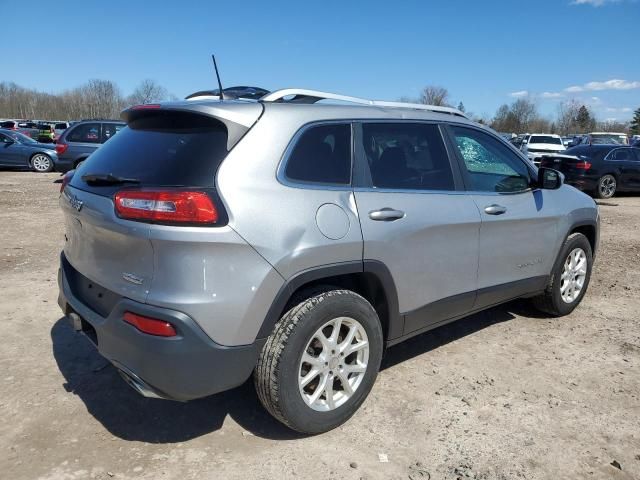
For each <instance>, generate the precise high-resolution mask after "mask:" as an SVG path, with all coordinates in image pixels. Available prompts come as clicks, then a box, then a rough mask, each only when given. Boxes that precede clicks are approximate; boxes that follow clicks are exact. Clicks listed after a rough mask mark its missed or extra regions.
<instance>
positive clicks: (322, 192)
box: [59, 89, 599, 433]
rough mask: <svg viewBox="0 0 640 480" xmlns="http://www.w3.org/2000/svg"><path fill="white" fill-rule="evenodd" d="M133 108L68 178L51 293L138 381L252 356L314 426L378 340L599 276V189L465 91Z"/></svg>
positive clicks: (172, 387)
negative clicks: (574, 179)
mask: <svg viewBox="0 0 640 480" xmlns="http://www.w3.org/2000/svg"><path fill="white" fill-rule="evenodd" d="M326 99H328V100H330V101H331V100H334V101H340V102H341V103H338V102H334V104H327V103H326V102H324V103H323V102H319V101H320V100H326ZM123 118H124V119H125V120H126V121H127V127H126V128H124V129H122V130H121V131H120V133H118V135H116V136H115V137H114V138H113V139H112V140H111V141H109V142H107V143H105V145H104V146H103V147H102V148H100V149H99V150H97V151H96V152H95V153H93V154H92V155H91V156H90V157H89V158H88V159H87V160H86V161H85V162H84V163H83V164H82V165H81V166H80V167H79V168H78V169H77V170H75V171H72V172H69V173H68V174H67V175H66V176H65V178H64V183H63V193H62V195H61V197H60V206H61V207H62V209H63V211H64V214H65V219H66V235H65V245H64V251H63V253H62V255H61V268H60V273H59V284H60V297H59V304H60V306H61V308H62V310H63V311H64V313H65V314H66V315H68V316H69V318H70V319H71V320H72V323H73V325H74V327H75V328H76V329H77V330H79V331H82V332H84V333H85V334H86V335H87V336H88V337H89V338H90V339H91V340H92V341H93V342H94V343H95V345H96V346H97V348H98V350H99V351H100V353H101V354H102V355H103V356H104V357H106V358H107V359H108V360H109V361H110V362H112V363H113V364H114V365H115V366H116V367H117V369H118V370H119V371H120V372H121V374H122V376H123V378H124V379H125V380H126V381H127V382H128V383H129V384H130V385H131V386H132V387H134V388H135V389H136V390H137V391H138V392H139V393H142V394H143V395H145V396H149V397H160V398H166V399H173V400H180V401H186V400H190V399H195V398H199V397H204V396H207V395H211V394H214V393H216V392H220V391H223V390H227V389H230V388H233V387H236V386H238V385H240V384H242V383H243V382H245V381H246V380H247V379H248V378H249V377H250V376H251V374H252V373H253V376H254V381H255V385H256V390H257V393H258V395H259V397H260V400H261V401H262V403H263V405H264V406H265V407H266V409H267V410H268V411H269V412H270V413H271V414H273V415H274V416H275V417H276V418H277V419H279V420H280V421H282V422H283V423H285V424H286V425H288V426H289V427H291V428H292V429H295V430H297V431H300V432H306V433H318V432H323V431H327V430H329V429H332V428H334V427H336V426H338V425H340V424H342V423H343V422H345V421H346V420H347V419H348V418H349V417H350V416H351V415H353V413H354V412H355V411H356V410H357V409H358V407H359V406H360V405H361V404H362V403H363V402H364V400H365V398H366V397H367V395H368V394H369V392H370V390H371V388H372V386H373V383H374V381H375V379H376V375H377V373H378V369H379V366H380V361H381V358H382V354H383V351H384V349H385V348H386V347H389V346H392V345H395V344H397V343H399V342H401V341H403V340H405V339H407V338H409V337H413V336H415V335H418V334H420V333H422V332H426V331H428V330H430V329H433V328H435V327H437V326H440V325H443V324H445V323H447V322H451V321H453V320H456V319H458V318H461V317H463V316H466V315H469V314H470V313H473V312H477V311H479V310H483V309H486V308H488V307H491V306H493V305H497V304H500V303H503V302H506V301H509V300H512V299H515V298H521V297H528V298H532V299H533V300H534V303H535V305H537V306H538V307H539V308H540V309H542V310H543V311H545V312H547V313H548V314H550V315H554V316H559V315H565V314H568V313H569V312H571V311H572V310H573V309H574V308H575V307H576V306H577V305H578V304H579V303H580V301H581V300H582V298H583V296H584V295H585V292H586V290H587V286H588V284H589V278H590V275H591V269H592V263H593V258H594V255H595V252H596V250H597V247H598V232H599V220H598V210H597V207H596V205H595V203H594V201H593V200H592V199H591V198H590V197H588V196H587V195H585V194H583V193H581V192H579V191H578V190H576V189H574V188H573V187H570V186H568V185H563V177H562V175H561V174H560V173H559V172H557V171H555V170H552V169H545V168H541V169H536V167H535V166H534V165H533V164H532V163H531V162H530V161H528V159H527V158H526V156H524V155H523V154H522V153H521V152H519V151H518V150H517V149H515V148H514V147H513V146H511V145H510V144H509V143H508V142H506V141H504V140H503V139H501V138H500V137H499V136H497V135H496V134H495V133H494V132H493V131H492V130H490V129H488V128H486V127H483V126H481V125H478V124H476V123H474V122H472V121H470V120H468V119H467V118H466V117H465V116H464V114H463V113H461V112H459V111H457V110H454V109H450V108H442V107H431V106H425V105H413V104H401V103H391V102H377V101H369V100H363V99H358V98H352V97H344V96H340V95H334V94H327V93H322V92H315V91H309V90H295V89H288V90H281V91H277V92H273V93H270V94H267V95H266V96H264V97H262V98H261V99H260V100H259V101H238V100H235V101H226V100H219V99H215V98H214V99H211V98H209V99H200V100H188V101H183V102H176V103H166V104H161V105H143V106H139V107H132V108H130V109H128V110H126V111H125V112H123Z"/></svg>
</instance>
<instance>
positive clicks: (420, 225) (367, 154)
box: [355, 122, 480, 334]
mask: <svg viewBox="0 0 640 480" xmlns="http://www.w3.org/2000/svg"><path fill="white" fill-rule="evenodd" d="M357 132H358V135H357V140H356V157H357V167H356V183H355V197H356V203H357V205H358V212H359V216H360V222H361V226H362V235H363V238H364V251H363V255H364V260H370V259H371V260H377V261H380V262H382V263H384V264H385V265H386V267H387V268H388V269H389V271H390V272H391V275H392V277H393V280H394V282H395V285H396V289H397V292H398V304H399V308H400V312H401V313H402V314H404V315H405V325H404V333H405V334H407V333H411V332H414V331H417V330H420V329H423V328H425V327H428V326H432V325H435V324H438V323H441V322H443V321H445V320H447V319H449V318H452V317H455V316H459V315H462V314H464V313H466V312H468V311H470V310H471V308H472V307H473V304H474V301H475V296H476V288H477V269H478V238H479V237H478V235H479V230H480V216H479V214H478V209H477V208H476V206H475V204H474V202H473V199H472V198H471V197H470V196H469V195H467V194H466V193H465V192H464V191H463V190H462V183H461V181H460V177H459V171H458V170H457V169H456V168H454V167H453V165H452V163H451V162H450V158H449V156H448V153H447V149H446V147H445V143H444V140H443V137H442V135H441V131H440V128H439V126H438V125H437V124H434V123H413V122H397V123H392V122H371V123H362V124H361V125H359V126H358V128H357Z"/></svg>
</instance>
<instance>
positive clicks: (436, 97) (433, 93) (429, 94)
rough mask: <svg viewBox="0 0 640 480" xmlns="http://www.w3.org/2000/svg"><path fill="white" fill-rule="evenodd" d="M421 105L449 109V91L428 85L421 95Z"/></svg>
mask: <svg viewBox="0 0 640 480" xmlns="http://www.w3.org/2000/svg"><path fill="white" fill-rule="evenodd" d="M420 103H424V104H425V105H435V106H439V107H448V106H450V105H449V91H448V90H447V89H446V88H444V87H436V86H433V85H428V86H426V87H424V89H423V90H422V94H421V95H420Z"/></svg>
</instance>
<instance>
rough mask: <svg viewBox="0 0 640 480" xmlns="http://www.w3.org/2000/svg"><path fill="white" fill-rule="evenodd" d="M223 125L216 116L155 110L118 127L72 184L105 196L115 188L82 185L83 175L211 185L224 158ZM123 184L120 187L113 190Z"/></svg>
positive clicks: (148, 182)
mask: <svg viewBox="0 0 640 480" xmlns="http://www.w3.org/2000/svg"><path fill="white" fill-rule="evenodd" d="M227 153H228V151H227V129H226V127H225V126H224V124H222V123H221V122H219V121H218V120H216V119H214V118H211V117H206V116H203V115H196V114H191V113H183V112H157V113H154V114H152V115H147V116H144V117H142V118H138V119H136V120H133V121H131V122H130V123H129V125H128V126H127V127H125V128H122V130H120V132H119V133H118V134H117V135H114V136H113V137H112V138H111V139H110V140H109V141H108V142H106V143H105V144H104V145H103V146H102V147H100V148H99V149H98V150H96V151H95V152H94V153H92V154H91V156H89V158H88V159H87V160H86V161H85V162H84V163H83V164H82V165H81V166H80V168H79V170H78V172H77V173H76V175H74V176H73V178H72V180H71V185H72V186H74V187H77V188H81V189H83V190H89V191H92V192H95V193H99V194H105V195H109V193H110V192H112V191H113V190H114V187H105V186H95V185H91V186H90V185H87V184H86V183H85V182H83V181H82V179H81V177H82V175H85V174H108V173H111V174H112V175H114V176H118V177H124V178H130V179H135V180H137V181H138V182H139V184H138V185H136V186H145V187H146V186H152V187H169V186H175V187H201V188H204V187H209V188H212V187H214V177H215V174H216V171H217V169H218V166H219V165H220V163H222V161H223V160H224V159H225V157H226V156H227ZM119 188H122V186H121V185H119V186H117V187H115V189H119Z"/></svg>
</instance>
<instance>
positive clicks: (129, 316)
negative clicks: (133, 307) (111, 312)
mask: <svg viewBox="0 0 640 480" xmlns="http://www.w3.org/2000/svg"><path fill="white" fill-rule="evenodd" d="M122 319H123V320H124V321H125V322H127V323H128V324H130V325H133V326H134V327H136V328H137V329H138V330H140V331H141V332H142V333H147V334H149V335H156V336H158V337H175V336H176V335H178V334H177V333H176V329H175V327H174V326H173V325H171V324H170V323H169V322H165V321H164V320H158V319H157V318H149V317H143V316H142V315H136V314H135V313H131V312H124V316H123V317H122Z"/></svg>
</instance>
